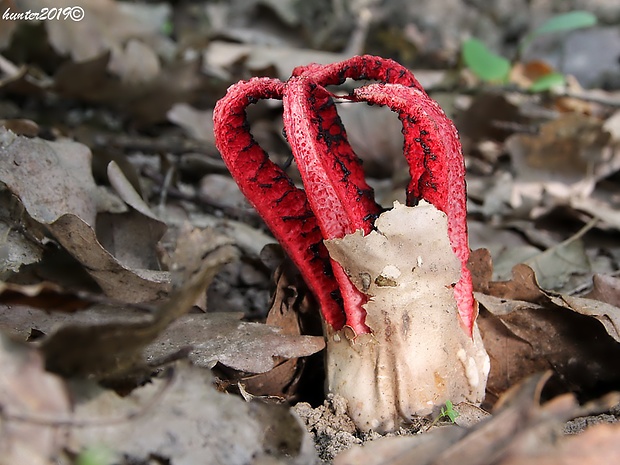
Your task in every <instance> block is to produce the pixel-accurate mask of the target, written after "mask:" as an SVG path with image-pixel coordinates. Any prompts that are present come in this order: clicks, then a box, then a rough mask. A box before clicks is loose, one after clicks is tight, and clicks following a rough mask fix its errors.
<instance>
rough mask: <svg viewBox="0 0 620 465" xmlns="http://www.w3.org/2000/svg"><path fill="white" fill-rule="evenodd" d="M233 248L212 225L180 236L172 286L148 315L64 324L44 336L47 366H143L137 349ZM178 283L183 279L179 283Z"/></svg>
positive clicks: (189, 300) (102, 374) (95, 369)
mask: <svg viewBox="0 0 620 465" xmlns="http://www.w3.org/2000/svg"><path fill="white" fill-rule="evenodd" d="M235 254H236V252H235V249H234V248H233V247H232V246H231V245H230V240H229V239H227V238H224V237H222V236H218V235H217V234H215V233H213V231H211V230H205V231H198V230H196V231H193V232H186V234H185V235H184V236H181V237H180V238H179V245H178V246H177V253H176V255H175V258H174V260H175V261H174V263H176V264H177V266H178V267H179V272H177V273H175V278H174V280H173V282H174V283H178V287H177V288H176V290H175V291H174V292H173V293H172V294H171V295H170V297H169V299H168V300H167V301H166V302H165V303H163V304H161V305H160V306H159V307H158V308H157V309H156V310H155V311H154V314H153V315H146V316H145V317H144V318H143V319H141V320H140V321H134V322H129V321H128V322H108V323H102V324H101V323H95V324H93V323H90V324H88V323H87V324H82V325H71V324H69V325H66V326H63V327H61V328H59V329H58V330H56V331H55V332H54V333H53V334H51V335H49V336H48V337H46V338H45V339H44V340H43V343H42V350H43V353H44V354H45V356H46V361H47V367H48V368H49V369H50V370H53V371H55V372H59V373H63V374H67V375H91V376H94V377H97V378H108V377H118V376H122V375H125V374H127V373H128V372H130V371H131V370H135V369H140V368H142V367H143V366H144V361H143V356H142V350H143V349H144V347H146V345H148V344H149V343H151V342H152V341H153V340H155V339H156V338H157V336H158V335H159V334H160V333H161V331H163V330H164V329H165V328H166V327H168V325H170V323H172V322H173V321H174V320H176V319H177V318H179V317H180V316H181V315H183V314H185V313H186V312H187V311H189V309H190V308H191V307H192V306H193V304H194V302H196V300H197V299H198V298H199V296H200V295H202V294H203V293H204V292H205V290H206V288H207V287H208V286H209V284H210V282H211V280H212V279H213V277H214V276H215V274H216V273H217V271H218V270H219V268H220V267H221V266H222V265H223V264H225V263H227V262H229V261H230V260H232V259H233V257H234V256H235ZM181 283H182V284H181Z"/></svg>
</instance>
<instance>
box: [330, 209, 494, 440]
mask: <svg viewBox="0 0 620 465" xmlns="http://www.w3.org/2000/svg"><path fill="white" fill-rule="evenodd" d="M375 226H376V229H377V231H373V232H371V233H370V234H368V235H367V236H363V234H362V231H357V232H356V233H353V234H350V235H347V236H345V237H344V238H342V239H334V240H328V241H325V243H326V246H327V248H328V250H329V253H330V255H331V257H332V258H333V259H334V260H336V261H337V262H338V263H340V264H341V265H342V267H343V268H344V269H345V270H346V272H347V274H348V275H349V276H350V278H351V281H352V282H353V284H354V285H355V286H356V287H357V288H358V289H359V290H361V291H362V292H364V293H365V294H367V295H368V296H370V300H369V301H368V303H367V304H366V305H365V306H364V307H365V309H366V311H367V316H366V324H367V325H368V326H369V327H370V328H371V329H372V334H361V335H354V334H351V333H352V331H351V330H350V328H347V327H345V328H344V329H342V330H340V331H333V329H332V330H329V328H328V335H327V336H328V340H327V384H328V390H329V392H332V393H334V394H337V395H340V396H342V397H343V398H344V399H346V401H347V403H348V412H349V415H350V416H351V418H352V419H353V421H354V422H355V423H356V425H357V426H358V428H360V429H361V430H370V429H372V430H375V431H380V432H385V431H391V430H394V429H396V428H398V427H399V426H400V425H401V424H405V423H407V422H409V421H411V419H412V418H413V417H414V416H417V415H427V414H429V413H431V412H432V410H433V407H435V406H437V405H441V404H444V403H445V401H446V400H450V401H452V402H453V403H455V404H456V403H458V402H462V401H468V402H472V403H476V404H479V403H480V402H481V401H482V400H483V398H484V392H485V386H486V381H487V377H488V373H489V369H490V364H489V357H488V355H487V353H486V351H485V350H484V347H483V344H482V339H481V338H480V333H479V331H478V328H477V326H474V332H473V338H470V337H469V336H468V335H467V334H466V332H465V331H464V330H463V328H462V327H461V326H460V324H459V318H458V310H457V305H456V300H455V298H454V290H453V286H454V284H455V283H456V282H457V281H458V280H459V278H460V269H461V264H460V262H459V260H458V258H457V257H456V255H455V254H454V252H453V250H452V247H451V245H450V242H449V240H448V226H447V218H446V215H445V214H444V213H442V212H440V211H439V210H437V209H436V208H435V207H434V206H432V205H431V204H429V203H426V202H420V204H419V205H418V206H416V207H406V206H404V205H401V204H399V203H398V202H396V203H395V204H394V208H393V209H392V210H390V211H388V212H385V213H383V214H382V215H381V216H380V217H379V218H378V219H377V221H376V222H375Z"/></svg>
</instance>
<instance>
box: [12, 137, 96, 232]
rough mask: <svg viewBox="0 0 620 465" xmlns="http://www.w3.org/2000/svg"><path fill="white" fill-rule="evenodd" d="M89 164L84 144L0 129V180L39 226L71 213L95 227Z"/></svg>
mask: <svg viewBox="0 0 620 465" xmlns="http://www.w3.org/2000/svg"><path fill="white" fill-rule="evenodd" d="M90 163H91V153H90V150H89V149H88V147H86V146H85V145H82V144H79V143H77V142H73V141H69V140H63V141H58V142H49V141H45V140H43V139H38V138H34V139H29V138H27V137H23V136H16V135H15V134H13V133H12V132H10V131H7V130H6V129H4V128H2V127H0V181H2V182H3V183H5V184H6V185H7V187H8V188H9V189H10V190H11V192H13V193H14V194H15V195H16V196H17V197H18V198H19V199H20V200H21V202H22V204H23V205H24V207H25V208H26V210H27V212H28V214H29V215H30V216H31V217H32V218H33V219H34V220H36V221H38V222H40V223H45V224H49V223H53V222H54V221H56V220H57V219H58V218H59V217H60V216H61V215H63V214H65V213H71V214H74V215H76V216H78V217H80V218H81V219H82V221H84V222H85V223H87V224H89V225H94V224H95V215H96V212H97V210H96V188H95V182H94V180H93V176H92V174H91V170H90ZM33 186H36V188H33Z"/></svg>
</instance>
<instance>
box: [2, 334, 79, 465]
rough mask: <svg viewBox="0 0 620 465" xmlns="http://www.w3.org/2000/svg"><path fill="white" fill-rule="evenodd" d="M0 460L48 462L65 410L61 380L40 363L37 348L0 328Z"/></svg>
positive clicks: (61, 438) (58, 447)
mask: <svg viewBox="0 0 620 465" xmlns="http://www.w3.org/2000/svg"><path fill="white" fill-rule="evenodd" d="M0 365H1V366H2V376H0V408H1V409H2V413H1V414H0V420H1V423H2V440H1V441H0V463H1V464H2V465H10V464H15V463H24V464H25V463H28V464H32V465H51V464H52V463H54V462H56V460H54V457H57V456H58V455H59V454H60V453H61V451H62V448H63V446H64V444H65V436H66V433H67V428H66V425H65V426H63V425H56V424H54V421H55V420H58V419H59V418H64V419H66V418H68V417H69V414H70V413H71V406H70V401H69V396H68V393H67V391H66V388H65V385H64V382H63V381H62V380H61V379H60V378H59V377H57V376H56V375H53V374H51V373H47V372H46V371H45V370H44V368H43V359H42V357H41V354H40V353H39V352H38V351H36V350H35V349H34V348H33V347H31V346H30V347H29V346H26V345H25V344H21V343H16V342H14V341H11V340H10V339H9V338H7V337H6V336H5V335H4V334H2V333H0Z"/></svg>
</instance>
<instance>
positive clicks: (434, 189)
mask: <svg viewBox="0 0 620 465" xmlns="http://www.w3.org/2000/svg"><path fill="white" fill-rule="evenodd" d="M353 97H354V98H355V99H356V100H359V101H365V102H368V103H372V104H377V105H385V106H388V107H389V108H391V109H392V110H393V111H395V112H397V113H398V116H399V118H400V120H401V122H402V123H403V134H404V136H405V142H404V152H405V156H406V157H407V161H408V163H409V170H410V174H411V181H410V183H409V186H408V188H407V204H408V205H416V204H417V203H418V201H419V200H421V199H424V200H426V201H427V202H430V203H432V204H433V205H434V206H435V207H437V209H439V210H441V211H443V212H444V213H445V214H446V215H447V217H448V236H449V239H450V244H451V245H452V249H453V250H454V253H455V254H456V256H457V257H458V258H459V260H460V262H461V279H460V280H459V281H458V283H456V285H455V288H454V294H455V298H456V301H457V305H458V309H459V317H460V320H461V325H462V326H463V328H464V329H465V330H466V331H467V333H468V334H469V335H471V334H472V331H473V325H474V321H475V319H476V316H477V313H478V312H477V304H476V302H475V300H474V298H473V285H472V278H471V273H470V271H469V269H468V268H467V261H468V259H469V244H468V241H467V194H466V186H465V164H464V161H463V155H462V152H461V144H460V142H459V137H458V133H457V130H456V128H455V127H454V124H452V121H450V119H448V117H447V116H446V115H445V113H444V112H443V110H442V109H441V108H440V107H439V105H438V104H437V102H435V101H434V100H432V99H431V98H430V97H428V96H427V95H426V93H423V92H420V91H419V90H418V89H415V88H410V87H405V86H401V85H397V84H371V85H368V86H364V87H361V88H359V89H355V91H354V92H353Z"/></svg>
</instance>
